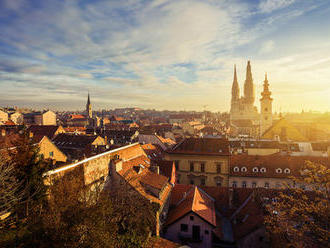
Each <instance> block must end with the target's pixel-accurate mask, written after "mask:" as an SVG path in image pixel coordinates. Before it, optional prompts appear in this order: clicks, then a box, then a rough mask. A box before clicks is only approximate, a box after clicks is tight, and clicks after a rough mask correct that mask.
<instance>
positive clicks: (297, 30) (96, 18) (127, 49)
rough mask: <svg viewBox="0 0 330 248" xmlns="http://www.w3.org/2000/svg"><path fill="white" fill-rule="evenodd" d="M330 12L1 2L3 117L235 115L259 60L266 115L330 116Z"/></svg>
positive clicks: (262, 4) (247, 5) (243, 4)
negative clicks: (131, 111)
mask: <svg viewBox="0 0 330 248" xmlns="http://www.w3.org/2000/svg"><path fill="white" fill-rule="evenodd" d="M329 26H330V2H329V1H327V0H316V1H310V0H260V1H259V0H253V1H251V0H245V1H236V0H234V1H232V0H224V1H215V0H200V1H197V0H180V1H174V0H173V1H169V0H155V1H147V0H144V1H143V0H128V1H115V0H111V1H101V0H96V1H94V0H93V1H92V0H83V1H82V0H80V1H71V0H66V1H58V0H43V1H37V0H2V1H0V31H1V32H0V86H1V89H2V90H1V91H0V106H19V107H24V106H25V107H33V108H51V109H55V110H65V109H66V110H74V109H83V108H84V105H85V102H86V97H87V92H88V91H89V92H90V94H91V100H92V103H93V108H94V109H101V108H106V109H109V108H116V107H133V106H134V107H135V106H136V107H142V108H149V109H170V110H183V109H185V110H197V111H198V110H203V106H205V105H207V108H206V109H207V110H211V111H229V108H230V98H231V85H232V81H233V67H234V64H236V66H237V73H238V80H239V84H240V87H241V89H242V86H243V83H244V80H245V70H246V62H247V60H251V65H252V73H253V78H254V83H255V85H256V96H257V97H256V102H255V105H256V106H257V107H258V108H259V98H260V92H261V90H262V82H263V79H264V74H265V72H267V74H268V80H269V83H270V90H271V91H272V96H273V98H274V102H273V106H274V112H279V111H298V112H300V111H301V110H302V109H304V110H305V111H308V110H318V111H329V110H330V101H329V96H330V87H329V84H330V70H329V68H330V42H329V41H330V29H329V28H328V27H329Z"/></svg>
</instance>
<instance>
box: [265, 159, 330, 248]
mask: <svg viewBox="0 0 330 248" xmlns="http://www.w3.org/2000/svg"><path fill="white" fill-rule="evenodd" d="M301 174H302V175H301V177H299V178H292V179H293V180H294V182H295V184H296V185H307V186H308V187H311V188H312V189H313V191H307V190H303V189H302V188H291V189H288V190H285V191H283V192H280V193H279V196H278V197H277V198H276V199H275V201H273V202H272V203H271V204H269V205H268V206H267V210H268V215H267V216H266V218H265V224H266V228H267V231H268V233H269V234H270V238H271V240H272V244H273V246H274V247H284V245H286V246H288V247H326V246H328V244H329V237H330V232H329V221H330V209H329V188H330V187H329V186H330V170H329V169H328V168H327V167H325V166H324V165H321V164H317V163H312V162H310V161H306V164H305V165H304V167H303V168H302V173H301Z"/></svg>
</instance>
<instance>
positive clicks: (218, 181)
mask: <svg viewBox="0 0 330 248" xmlns="http://www.w3.org/2000/svg"><path fill="white" fill-rule="evenodd" d="M221 184H222V183H221V179H220V178H219V179H217V186H218V187H221Z"/></svg>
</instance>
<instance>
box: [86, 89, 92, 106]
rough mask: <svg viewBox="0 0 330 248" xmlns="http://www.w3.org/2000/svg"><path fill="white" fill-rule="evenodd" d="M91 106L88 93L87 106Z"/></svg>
mask: <svg viewBox="0 0 330 248" xmlns="http://www.w3.org/2000/svg"><path fill="white" fill-rule="evenodd" d="M89 104H91V101H90V99H89V92H88V97H87V105H89Z"/></svg>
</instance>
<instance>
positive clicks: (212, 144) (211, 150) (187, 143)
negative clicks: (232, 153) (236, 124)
mask: <svg viewBox="0 0 330 248" xmlns="http://www.w3.org/2000/svg"><path fill="white" fill-rule="evenodd" d="M167 152H168V153H180V154H199V155H229V142H228V140H227V139H219V138H188V139H185V140H183V141H182V142H181V143H179V144H178V145H176V146H174V147H173V148H172V149H171V150H169V151H167Z"/></svg>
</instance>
